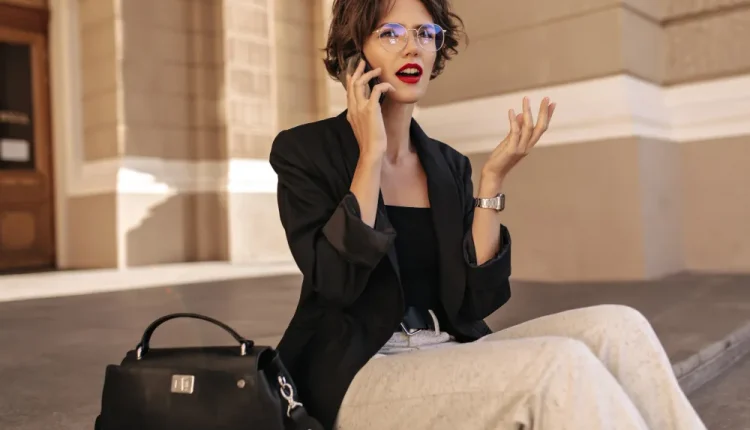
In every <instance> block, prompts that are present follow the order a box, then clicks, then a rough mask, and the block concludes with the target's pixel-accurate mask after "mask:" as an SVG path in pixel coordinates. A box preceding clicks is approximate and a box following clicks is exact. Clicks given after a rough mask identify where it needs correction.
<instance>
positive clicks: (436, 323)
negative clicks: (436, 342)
mask: <svg viewBox="0 0 750 430" xmlns="http://www.w3.org/2000/svg"><path fill="white" fill-rule="evenodd" d="M427 312H429V313H430V316H431V317H432V325H433V327H435V334H440V321H438V318H437V315H435V312H433V311H432V309H427Z"/></svg>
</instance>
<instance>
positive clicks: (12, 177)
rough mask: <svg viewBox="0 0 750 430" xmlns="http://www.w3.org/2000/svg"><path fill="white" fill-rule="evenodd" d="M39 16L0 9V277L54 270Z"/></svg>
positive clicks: (41, 19) (43, 53) (45, 86)
mask: <svg viewBox="0 0 750 430" xmlns="http://www.w3.org/2000/svg"><path fill="white" fill-rule="evenodd" d="M40 14H46V12H44V11H40V10H27V9H25V8H18V7H12V6H3V5H0V17H4V18H5V19H2V18H0V272H7V271H15V270H43V269H48V268H52V267H54V265H55V252H54V249H55V246H54V228H53V225H54V220H53V208H54V204H53V186H52V169H51V154H50V146H51V145H50V106H49V84H48V70H47V67H48V66H47V35H46V21H45V17H46V15H45V16H40ZM40 23H42V24H45V25H43V26H41V25H39V24H40ZM31 24H33V25H31ZM19 27H22V28H19Z"/></svg>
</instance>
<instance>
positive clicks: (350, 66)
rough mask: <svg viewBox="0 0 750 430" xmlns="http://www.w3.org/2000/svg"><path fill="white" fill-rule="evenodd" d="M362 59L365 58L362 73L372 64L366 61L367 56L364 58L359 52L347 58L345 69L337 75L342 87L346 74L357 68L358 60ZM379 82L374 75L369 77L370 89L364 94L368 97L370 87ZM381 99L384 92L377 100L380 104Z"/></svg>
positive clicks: (383, 98) (370, 67)
mask: <svg viewBox="0 0 750 430" xmlns="http://www.w3.org/2000/svg"><path fill="white" fill-rule="evenodd" d="M362 59H364V60H365V70H364V72H362V73H367V72H369V71H370V70H372V66H370V63H369V62H368V61H367V58H365V56H364V55H363V54H362V53H361V52H360V53H357V54H355V55H352V56H351V57H349V59H348V60H347V67H346V69H345V71H343V72H342V73H341V76H340V77H339V81H340V82H341V84H342V85H344V88H346V74H347V73H348V74H350V75H351V74H353V73H354V70H356V69H357V65H359V62H360V60H362ZM379 83H380V79H379V78H378V77H374V78H372V79H370V82H368V84H369V85H368V86H369V87H370V91H368V92H367V94H366V95H367V97H368V98H369V97H370V94H372V89H373V88H374V87H375V85H377V84H379ZM383 100H385V93H383V94H381V95H380V99H379V100H378V102H379V103H380V104H383Z"/></svg>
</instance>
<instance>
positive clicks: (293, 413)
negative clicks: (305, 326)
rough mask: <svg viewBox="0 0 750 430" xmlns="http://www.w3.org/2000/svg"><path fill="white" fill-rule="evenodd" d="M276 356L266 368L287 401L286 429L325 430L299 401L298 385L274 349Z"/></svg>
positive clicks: (267, 374) (266, 371)
mask: <svg viewBox="0 0 750 430" xmlns="http://www.w3.org/2000/svg"><path fill="white" fill-rule="evenodd" d="M273 354H274V357H273V359H272V360H270V361H269V362H268V364H267V367H266V368H265V369H264V372H265V373H266V376H267V377H268V378H269V379H271V380H272V381H273V383H274V385H278V387H279V393H280V394H281V398H282V399H284V401H285V403H286V404H285V405H284V406H285V411H284V413H285V414H286V417H287V418H288V419H287V420H285V421H286V423H287V425H286V429H287V430H324V429H323V425H322V424H320V423H319V422H318V421H317V420H316V419H315V418H313V417H311V416H310V414H308V413H307V410H306V409H305V406H304V405H303V404H302V403H301V402H300V401H299V397H298V396H297V387H296V386H295V385H294V382H293V381H292V377H291V376H290V375H289V372H288V371H287V370H286V367H284V363H283V362H282V361H281V357H279V355H278V353H277V352H276V351H273Z"/></svg>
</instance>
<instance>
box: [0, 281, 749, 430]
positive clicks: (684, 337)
mask: <svg viewBox="0 0 750 430" xmlns="http://www.w3.org/2000/svg"><path fill="white" fill-rule="evenodd" d="M299 283H300V279H299V277H297V276H284V277H275V278H264V279H263V278H258V279H247V280H230V281H223V282H214V283H203V284H194V285H184V286H174V287H158V288H151V289H142V290H129V291H120V292H112V293H103V294H91V295H80V296H71V297H60V298H50V299H38V300H26V301H14V302H6V303H0V326H2V327H3V330H2V331H0V345H2V348H0V429H3V430H18V429H24V430H42V429H44V430H55V429H90V428H91V423H92V420H93V417H94V416H95V414H96V413H97V411H98V409H99V405H98V401H99V395H100V392H101V386H102V385H101V384H102V377H103V371H104V367H105V366H106V365H107V364H109V363H114V362H119V361H120V359H121V358H122V356H123V354H124V353H125V352H126V351H127V350H128V349H130V348H132V347H133V346H134V345H135V344H136V343H137V342H138V340H139V337H140V335H141V333H142V330H143V329H144V328H145V326H146V325H147V324H148V323H149V322H151V321H152V320H153V319H155V318H157V317H159V316H161V315H163V314H166V313H170V312H179V311H190V312H200V313H205V314H208V315H211V316H215V317H217V318H219V319H221V320H223V321H225V322H227V323H229V324H230V325H232V326H234V327H235V328H237V329H238V330H239V331H240V332H241V333H243V334H244V335H246V336H247V337H250V338H253V339H254V340H256V342H258V343H270V344H275V342H276V341H277V340H278V338H279V336H280V335H281V333H282V331H283V329H284V328H285V324H286V322H287V321H288V320H289V318H290V316H291V314H292V312H293V310H294V306H295V304H296V299H297V294H298V290H299ZM513 291H514V293H513V298H512V299H511V301H510V303H508V304H507V305H506V306H505V307H503V308H502V309H501V310H500V311H499V312H497V313H496V314H495V315H492V316H491V317H490V318H489V319H488V322H489V323H490V325H491V326H492V327H493V328H495V329H498V328H502V327H507V326H510V325H513V324H516V323H518V322H521V321H524V320H527V319H530V318H534V317H537V316H541V315H545V314H549V313H553V312H557V311H562V310H565V309H571V308H576V307H581V306H588V305H595V304H602V303H621V304H627V305H630V306H633V307H635V308H637V309H639V310H640V311H641V312H643V313H644V314H645V315H646V316H647V317H648V318H649V319H650V320H651V321H652V323H653V325H654V328H655V330H656V332H657V334H658V335H659V336H660V338H661V339H662V342H663V343H664V345H665V348H666V350H667V352H668V354H669V355H670V357H671V358H672V360H673V362H676V361H680V360H683V359H685V358H687V357H688V356H690V355H692V354H693V353H695V352H696V351H698V350H699V349H701V348H702V347H704V346H705V345H706V344H709V343H712V342H715V341H717V340H719V339H721V338H722V337H724V336H725V335H727V334H728V333H730V332H731V331H733V330H734V329H736V328H737V327H740V326H741V325H743V324H744V323H746V322H747V320H748V319H750V276H740V275H736V276H734V275H679V276H674V277H670V278H667V279H665V280H662V281H658V282H642V283H625V282H622V283H592V284H576V285H568V284H539V283H524V282H514V284H513ZM224 343H228V339H227V336H226V335H224V334H223V333H222V332H221V331H220V330H218V329H216V328H213V327H210V326H209V327H207V326H206V325H204V324H200V323H199V322H192V321H184V322H183V321H178V322H173V323H170V324H167V325H166V326H164V329H163V330H161V331H159V332H157V335H156V336H154V344H158V345H177V344H182V345H184V344H224ZM730 396H731V394H730ZM720 399H721V400H720V401H719V400H717V401H719V403H720V404H719V406H722V403H721V402H724V401H726V402H729V403H732V402H734V401H730V400H731V399H726V400H724V398H720ZM705 404H706V405H708V406H707V407H711V405H712V403H711V402H710V401H708V402H706V403H705ZM732 405H734V406H739V407H741V406H742V405H737V404H736V402H734V403H732ZM713 406H716V403H713ZM734 406H733V407H734ZM746 408H747V406H746ZM706 410H708V409H706ZM732 411H733V412H732V413H738V414H739V412H734V411H735V409H732ZM744 411H747V409H744ZM706 413H707V414H709V415H710V414H711V413H712V412H710V410H709V412H706ZM743 413H744V412H743ZM738 416H740V415H738ZM725 428H732V427H725ZM743 428H746V427H737V430H739V429H743Z"/></svg>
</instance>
